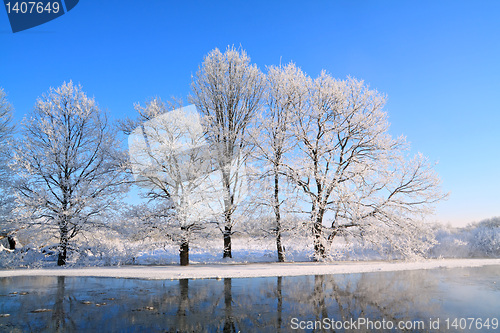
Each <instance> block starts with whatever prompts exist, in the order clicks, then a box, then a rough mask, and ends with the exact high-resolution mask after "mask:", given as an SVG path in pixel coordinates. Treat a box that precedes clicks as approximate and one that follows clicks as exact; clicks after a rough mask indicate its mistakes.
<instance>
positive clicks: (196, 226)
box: [123, 98, 212, 265]
mask: <svg viewBox="0 0 500 333" xmlns="http://www.w3.org/2000/svg"><path fill="white" fill-rule="evenodd" d="M136 110H137V111H138V113H139V120H138V121H136V122H134V121H127V122H125V123H123V124H124V129H126V128H129V127H130V126H131V125H132V126H136V128H135V129H134V130H132V131H130V130H129V131H128V132H130V133H131V135H130V136H129V151H130V163H131V168H132V170H133V173H134V176H135V181H136V183H137V184H138V185H139V186H141V187H143V188H146V189H147V193H146V196H147V197H148V198H149V199H150V200H152V201H155V202H156V204H157V209H155V210H152V211H151V212H149V214H148V216H147V218H146V216H145V218H146V220H148V221H155V220H156V221H157V222H158V220H159V219H160V220H163V221H164V223H165V224H167V225H176V226H177V229H178V232H177V234H174V235H173V234H170V235H169V237H170V238H172V239H173V240H174V241H178V242H179V245H180V248H179V256H180V264H181V265H188V264H189V242H190V239H191V236H192V233H193V232H196V231H199V230H201V229H202V223H203V222H204V221H205V220H206V219H208V217H209V216H210V214H211V210H210V209H209V207H208V206H209V203H210V193H211V192H210V191H211V188H212V186H211V181H210V177H211V173H212V167H211V164H210V162H211V160H210V156H209V150H208V146H207V145H206V141H205V138H204V131H203V129H202V126H201V123H200V119H199V114H198V113H197V111H196V108H194V106H189V107H183V108H178V109H175V110H172V111H169V110H168V106H167V104H165V103H163V102H162V101H161V99H159V98H156V99H153V100H152V101H150V102H149V103H147V104H146V106H145V107H141V106H140V105H136ZM127 124H128V125H127ZM126 132H127V130H126ZM155 225H158V223H155ZM162 229H163V230H165V231H166V230H167V228H162ZM164 236H165V237H167V235H164Z"/></svg>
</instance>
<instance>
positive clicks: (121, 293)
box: [0, 266, 500, 332]
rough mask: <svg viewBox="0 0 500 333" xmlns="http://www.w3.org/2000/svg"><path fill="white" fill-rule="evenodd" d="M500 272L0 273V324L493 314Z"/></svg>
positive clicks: (285, 325)
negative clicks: (160, 277) (172, 276)
mask: <svg viewBox="0 0 500 333" xmlns="http://www.w3.org/2000/svg"><path fill="white" fill-rule="evenodd" d="M499 276H500V266H490V267H484V268H470V269H439V270H427V271H407V272H384V273H364V274H345V275H317V276H301V277H273V278H252V279H224V280H214V279H210V280H187V279H181V280H174V281H170V280H168V281H149V280H140V279H113V278H84V277H82V278H76V277H66V278H65V277H17V278H2V279H0V315H3V316H0V331H10V332H16V331H23V332H25V331H28V332H29V331H36V332H77V331H78V332H81V331H101V332H105V331H108V332H110V331H112V332H116V331H127V332H142V331H153V332H156V331H159V332H203V331H208V332H238V331H241V332H249V331H250V332H251V331H259V332H266V331H267V332H289V331H292V326H291V323H292V322H293V320H294V318H297V319H296V320H300V321H304V322H307V321H312V322H316V321H318V322H323V321H324V320H325V319H327V320H342V321H349V320H356V319H357V318H368V319H370V320H372V321H375V320H382V319H383V320H386V321H392V322H398V321H417V320H421V321H424V322H425V323H426V324H427V323H428V321H429V319H430V318H442V319H444V318H455V317H482V318H487V317H489V318H492V317H495V316H498V314H497V313H496V311H495V309H498V308H499V306H500V278H499ZM7 314H9V315H10V316H6V315H7ZM441 323H442V321H441ZM426 327H427V326H426ZM441 330H442V331H447V330H446V329H444V328H443V327H441ZM308 331H317V332H322V331H329V332H332V331H333V330H328V329H325V328H324V327H317V328H316V329H315V330H312V329H311V330H308ZM336 331H337V332H342V331H343V330H342V329H337V330H336ZM357 331H373V330H371V329H363V328H358V330H357ZM380 331H383V330H380ZM394 331H397V330H394ZM408 331H412V330H411V329H410V330H408ZM413 331H424V332H425V331H429V328H428V327H427V328H426V329H418V330H413ZM432 331H433V332H435V331H439V330H436V329H433V330H432Z"/></svg>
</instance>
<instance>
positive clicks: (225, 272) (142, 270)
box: [0, 259, 500, 280]
mask: <svg viewBox="0 0 500 333" xmlns="http://www.w3.org/2000/svg"><path fill="white" fill-rule="evenodd" d="M487 265H500V259H431V260H422V261H416V262H401V261H371V262H338V263H311V262H308V263H256V264H213V265H199V264H197V265H190V266H186V267H182V266H121V267H86V268H53V269H29V270H28V269H15V270H2V271H0V277H14V276H89V277H115V278H139V279H152V280H160V279H199V278H203V279H205V278H216V279H219V278H244V277H268V276H299V275H323V274H346V273H366V272H388V271H403V270H417V269H434V268H455V267H480V266H487Z"/></svg>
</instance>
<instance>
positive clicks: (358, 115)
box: [286, 72, 443, 259]
mask: <svg viewBox="0 0 500 333" xmlns="http://www.w3.org/2000/svg"><path fill="white" fill-rule="evenodd" d="M308 89H309V96H308V101H307V103H306V104H307V106H306V107H305V108H302V109H300V110H298V112H299V113H298V114H297V116H296V117H295V118H294V120H295V121H294V123H293V126H292V131H293V135H294V137H295V138H296V140H297V148H295V149H294V151H293V154H292V155H291V156H290V157H289V159H288V162H287V164H286V173H287V176H288V178H289V179H290V180H291V181H292V182H294V183H295V184H296V186H297V187H298V188H299V189H300V190H301V192H302V193H303V194H304V197H305V198H306V202H307V203H308V205H310V209H306V210H305V211H306V212H308V214H310V216H311V224H312V230H313V237H314V250H315V259H320V258H323V257H325V256H326V250H327V245H328V244H329V243H330V242H331V241H332V240H333V238H334V237H335V236H336V235H337V234H338V233H339V232H348V231H352V230H355V231H356V233H357V235H360V236H363V237H364V239H365V240H368V241H372V242H374V243H377V244H390V246H392V247H398V248H399V250H401V251H403V252H404V251H406V250H407V249H410V248H416V249H417V251H418V249H421V248H422V247H425V246H426V245H425V244H427V243H426V241H425V238H426V237H430V234H426V233H425V228H423V227H422V225H421V224H420V222H419V221H420V219H419V218H420V217H421V216H422V215H424V214H426V213H428V212H429V211H430V210H431V209H432V204H433V203H435V202H436V201H438V200H440V199H442V198H443V195H442V194H441V192H440V190H439V180H438V178H437V176H436V174H435V173H434V171H433V169H432V166H431V165H430V164H429V163H428V162H427V160H426V159H425V158H424V157H423V156H422V155H420V154H418V155H417V156H415V157H414V158H410V159H408V158H407V154H406V149H407V144H406V143H405V140H404V138H403V137H399V138H396V139H394V138H392V137H391V136H390V135H389V133H388V130H389V123H388V121H387V114H386V112H384V111H383V106H384V104H385V97H384V96H383V95H381V94H379V93H378V92H377V91H375V90H370V89H368V87H367V86H366V85H365V84H364V83H363V81H358V80H355V79H352V78H348V79H346V80H336V79H334V78H332V77H331V76H329V75H327V74H326V73H325V72H323V73H321V75H320V76H319V77H318V78H317V79H315V80H313V81H311V83H310V84H309V87H308Z"/></svg>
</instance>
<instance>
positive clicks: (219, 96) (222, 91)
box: [191, 47, 264, 258]
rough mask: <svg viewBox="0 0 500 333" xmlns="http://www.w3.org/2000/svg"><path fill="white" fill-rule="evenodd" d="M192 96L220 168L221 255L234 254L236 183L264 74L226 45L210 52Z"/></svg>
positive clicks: (196, 78) (258, 103)
mask: <svg viewBox="0 0 500 333" xmlns="http://www.w3.org/2000/svg"><path fill="white" fill-rule="evenodd" d="M192 90H193V95H192V96H191V100H192V101H193V103H194V104H195V105H196V108H197V109H198V111H199V112H200V113H201V114H202V115H203V116H204V118H203V119H202V121H203V124H204V126H205V129H206V139H207V141H208V144H209V145H210V150H211V151H212V154H213V155H215V159H216V164H217V168H218V170H220V171H221V172H222V187H223V190H224V191H223V193H224V194H223V202H224V213H223V215H224V216H223V223H222V226H223V228H222V227H220V230H221V231H222V234H223V237H224V253H223V257H224V258H226V257H229V258H231V257H232V254H231V235H232V234H233V226H234V224H235V221H234V219H233V213H234V211H235V210H236V208H237V206H238V201H237V200H236V196H237V194H236V192H237V188H238V187H239V186H241V184H240V183H241V177H240V176H241V174H240V171H241V169H242V167H243V165H244V163H245V159H246V152H245V149H246V147H247V144H248V139H247V134H248V131H247V129H248V125H249V123H250V120H251V119H252V118H253V117H254V115H255V113H256V111H257V110H258V109H259V107H260V102H261V97H262V94H263V90H264V82H263V78H262V74H261V72H260V71H259V69H257V67H256V66H255V65H250V58H249V57H248V56H247V54H246V52H245V51H243V50H241V51H239V50H237V49H235V48H234V47H228V48H227V50H226V52H225V53H222V52H221V51H219V50H218V49H214V50H213V51H211V52H210V53H209V54H208V55H207V56H206V57H205V59H204V61H203V63H202V65H201V66H200V68H199V70H198V72H197V74H196V76H195V77H193V81H192Z"/></svg>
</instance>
